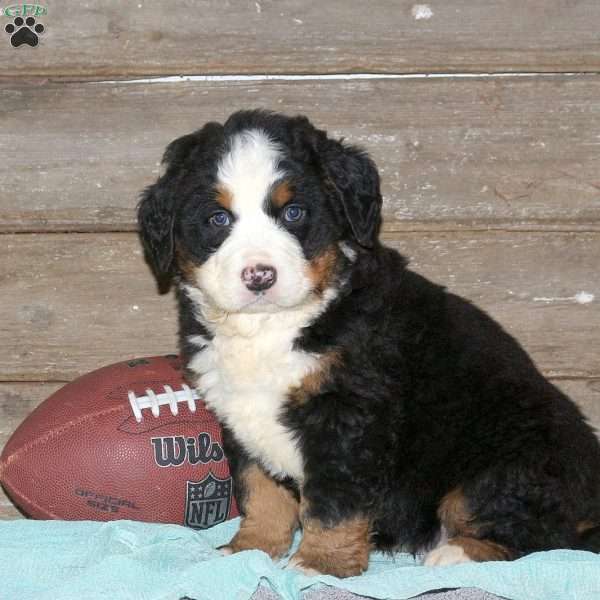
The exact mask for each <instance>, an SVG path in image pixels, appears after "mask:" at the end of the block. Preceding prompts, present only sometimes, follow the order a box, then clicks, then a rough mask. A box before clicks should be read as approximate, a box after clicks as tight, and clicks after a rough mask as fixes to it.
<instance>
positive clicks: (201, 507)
mask: <svg viewBox="0 0 600 600" xmlns="http://www.w3.org/2000/svg"><path fill="white" fill-rule="evenodd" d="M0 481H1V482H2V485H3V486H4V488H5V489H6V491H7V493H8V495H9V496H10V497H11V498H12V500H13V501H14V502H15V504H16V505H17V506H19V507H20V508H21V509H22V510H23V512H25V513H26V514H27V515H29V516H31V517H34V518H37V519H92V520H97V521H108V520H113V519H134V520H137V521H151V522H161V523H179V524H183V525H187V526H189V527H193V528H197V529H205V528H207V527H211V526H212V525H216V524H217V523H221V522H222V521H225V520H226V519H229V518H232V517H235V516H237V515H238V510H237V506H236V503H235V499H234V496H233V483H232V479H231V477H230V474H229V465H228V463H227V460H226V458H225V456H224V454H223V446H222V441H221V429H220V427H219V424H218V423H217V421H216V420H215V418H214V416H213V415H212V413H210V412H209V411H208V410H207V409H206V408H205V406H204V404H203V402H202V401H201V399H200V398H199V397H198V395H197V393H196V392H195V391H194V390H192V389H191V388H190V387H189V386H188V385H187V384H186V383H185V381H184V378H183V374H182V369H181V363H180V361H179V359H178V357H176V356H155V357H150V358H138V359H135V360H130V361H126V362H121V363H117V364H114V365H110V366H107V367H103V368H101V369H98V370H97V371H93V372H91V373H88V374H87V375H83V376H82V377H80V378H78V379H76V380H75V381H72V382H71V383H69V384H67V385H65V386H64V387H63V388H61V389H60V390H58V391H57V392H55V393H54V394H53V395H52V396H50V397H49V398H48V399H47V400H45V401H44V402H42V404H40V405H39V406H38V407H37V408H36V409H35V410H34V411H33V412H32V413H31V414H30V415H29V417H27V418H26V419H25V421H24V422H23V423H22V424H21V425H20V426H19V427H18V428H17V430H16V431H15V432H14V434H13V435H12V437H11V438H10V439H9V441H8V443H7V444H6V446H5V448H4V451H3V452H2V455H1V457H0Z"/></svg>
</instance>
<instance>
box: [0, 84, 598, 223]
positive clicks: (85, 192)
mask: <svg viewBox="0 0 600 600" xmlns="http://www.w3.org/2000/svg"><path fill="white" fill-rule="evenodd" d="M249 107H263V108H269V109H275V110H281V111H283V112H287V113H290V114H296V113H306V114H307V115H308V116H309V117H310V118H312V119H313V121H314V122H315V123H316V124H317V125H318V126H320V127H323V128H326V129H327V130H328V131H329V132H330V133H331V134H332V135H334V136H339V137H341V136H343V137H345V138H346V139H347V140H348V141H349V142H351V143H356V144H360V145H362V146H364V147H365V148H366V149H367V150H369V151H370V152H371V153H372V155H373V157H374V158H375V159H376V161H377V162H378V164H379V166H380V169H381V175H382V181H383V193H384V197H385V206H384V214H385V229H386V230H387V231H415V230H435V229H437V230H449V229H489V228H495V229H503V228H505V229H525V230H548V229H556V230H575V229H576V230H584V231H585V230H597V231H598V230H600V175H599V173H600V153H599V152H598V150H599V148H600V137H599V133H598V132H600V78H597V77H592V76H581V77H562V76H561V77H549V78H531V79H530V78H508V79H495V80H489V79H487V80H485V79H461V80H456V79H434V80H411V81H402V80H401V81H398V80H396V81H390V80H386V81H353V82H339V81H314V82H310V83H305V82H301V83H300V82H273V81H265V82H253V83H231V82H226V83H215V82H212V83H208V82H193V83H192V82H190V83H178V84H132V83H129V84H99V83H87V84H82V83H73V84H46V85H41V86H34V85H27V84H5V85H4V86H1V87H0V123H1V125H2V133H1V135H0V152H2V156H3V160H2V161H0V181H2V187H3V193H2V195H1V196H0V231H52V230H54V231H56V230H58V231H106V230H120V231H123V230H132V229H133V228H134V227H135V225H134V207H135V204H136V201H137V197H138V194H139V191H140V190H141V189H142V188H143V187H145V186H146V185H148V184H150V183H152V182H153V181H154V180H155V178H156V176H157V173H158V171H159V161H160V158H161V156H162V152H163V150H164V148H165V146H166V144H167V143H169V142H170V141H171V140H173V139H174V138H175V137H177V136H179V135H183V134H185V133H188V132H190V131H193V130H194V129H196V128H198V127H201V126H202V125H203V124H204V123H205V122H207V121H209V120H219V121H222V120H223V119H225V118H226V117H227V116H228V115H229V114H230V113H231V112H233V111H234V110H237V109H241V108H249ZM25 123H26V124H27V126H26V127H27V131H26V135H24V130H23V129H24V127H25V125H24V124H25Z"/></svg>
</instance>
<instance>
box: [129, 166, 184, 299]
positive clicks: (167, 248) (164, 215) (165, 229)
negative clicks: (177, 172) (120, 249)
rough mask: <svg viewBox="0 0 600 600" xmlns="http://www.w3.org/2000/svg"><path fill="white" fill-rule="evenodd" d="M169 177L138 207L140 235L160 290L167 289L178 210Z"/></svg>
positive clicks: (146, 194) (148, 192)
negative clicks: (176, 209)
mask: <svg viewBox="0 0 600 600" xmlns="http://www.w3.org/2000/svg"><path fill="white" fill-rule="evenodd" d="M169 183H170V182H169V180H168V179H167V178H166V175H163V176H162V177H160V178H159V180H158V181H157V182H156V183H155V184H154V185H151V186H149V187H147V188H146V189H145V190H144V191H143V192H142V196H141V199H140V203H139V204H138V225H139V234H140V240H141V242H142V246H143V247H144V254H145V256H146V260H147V261H148V263H149V265H150V266H151V267H152V271H153V273H154V275H155V276H156V279H157V281H158V282H159V286H160V287H161V289H164V288H166V289H168V284H169V281H168V280H169V279H170V277H171V275H172V267H173V259H174V240H173V227H174V223H175V206H174V202H173V198H172V193H171V186H170V185H169Z"/></svg>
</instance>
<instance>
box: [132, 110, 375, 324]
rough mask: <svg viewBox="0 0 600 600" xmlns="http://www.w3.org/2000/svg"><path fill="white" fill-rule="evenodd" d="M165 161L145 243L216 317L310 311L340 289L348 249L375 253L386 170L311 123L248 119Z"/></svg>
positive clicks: (178, 147) (148, 206)
mask: <svg viewBox="0 0 600 600" xmlns="http://www.w3.org/2000/svg"><path fill="white" fill-rule="evenodd" d="M319 146H320V147H319ZM165 161H166V162H167V165H168V166H167V171H166V173H165V175H163V177H161V178H160V179H159V181H158V182H157V184H155V185H154V186H152V187H151V188H149V189H148V190H147V191H146V193H145V195H144V197H143V199H142V203H141V205H140V213H139V215H140V226H141V235H142V241H143V242H144V245H145V248H146V251H147V256H148V257H149V259H150V262H151V264H153V266H154V268H155V271H156V272H158V273H159V274H160V272H161V271H162V272H172V273H175V274H178V275H179V277H180V278H181V280H182V281H183V282H184V283H185V284H187V285H188V286H192V287H194V288H198V289H199V290H200V292H201V294H202V304H203V305H205V306H207V307H210V308H211V309H212V310H213V312H214V311H215V310H216V312H217V313H256V312H277V311H280V310H287V309H291V308H295V307H298V306H301V305H302V304H303V303H305V302H306V301H307V300H308V299H309V298H311V297H312V296H314V295H315V294H323V293H324V291H325V290H326V289H327V288H328V287H330V286H331V285H333V284H334V280H335V277H336V268H337V266H338V260H339V258H340V257H341V256H342V254H341V252H340V250H339V244H340V242H345V243H346V244H347V245H350V244H356V243H362V244H364V245H369V244H372V243H374V236H376V230H377V227H378V221H379V205H380V201H381V198H380V196H379V188H378V178H377V173H376V171H375V169H374V166H373V165H372V163H371V162H370V160H369V159H368V158H367V157H366V156H365V155H364V154H363V153H361V152H360V151H358V150H357V149H354V148H347V147H344V146H342V145H341V144H340V143H339V142H334V141H332V140H328V139H327V137H326V136H325V134H324V132H319V131H318V130H316V129H314V128H313V127H312V126H311V125H310V124H309V123H308V121H306V119H303V118H296V119H290V118H288V117H282V116H280V115H273V114H271V113H262V112H250V113H248V112H247V113H236V115H234V116H233V117H231V118H230V119H229V121H228V122H227V123H226V124H225V126H224V127H221V126H220V125H217V124H209V125H207V126H205V128H204V129H202V130H200V131H199V132H196V133H195V134H191V135H190V136H185V137H184V138H180V139H179V140H176V141H175V142H173V143H172V144H171V145H170V146H169V148H168V149H167V153H166V155H165ZM359 171H360V174H358V172H359ZM357 174H358V177H359V179H360V180H359V181H358V182H356V181H355V182H354V184H353V183H352V181H351V180H352V179H353V178H354V179H356V177H357ZM366 179H368V181H366ZM365 182H366V184H367V186H368V188H369V194H364V193H363V194H362V195H361V194H360V193H359V192H360V191H361V190H365V189H366V188H365ZM352 185H354V186H355V187H354V188H353V187H352ZM373 206H375V210H373V208H372V207H373ZM369 210H370V213H369ZM373 221H375V222H373ZM365 232H366V233H365ZM363 234H364V235H363ZM361 235H362V236H363V237H362V239H361V240H358V239H357V238H358V237H360V236H361ZM347 254H348V252H347Z"/></svg>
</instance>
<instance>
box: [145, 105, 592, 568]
mask: <svg viewBox="0 0 600 600" xmlns="http://www.w3.org/2000/svg"><path fill="white" fill-rule="evenodd" d="M164 163H165V166H166V170H165V173H164V174H163V175H162V176H161V177H160V178H159V179H158V181H157V182H156V183H155V184H154V185H152V186H150V187H149V188H148V189H147V190H146V191H145V192H144V193H143V195H142V199H141V202H140V205H139V225H140V232H141V240H142V242H143V246H144V248H145V251H146V255H147V259H148V261H149V262H150V264H151V265H152V267H153V269H154V271H155V273H156V275H157V276H158V277H159V278H160V279H162V280H163V281H165V280H166V281H169V280H170V279H173V280H174V282H175V283H176V291H177V297H178V302H179V310H180V346H181V353H182V355H183V357H184V360H185V362H186V365H187V372H188V375H189V376H190V378H191V380H192V381H193V382H194V384H195V385H196V386H197V387H198V389H199V391H200V393H201V394H202V395H203V396H204V398H205V401H206V404H207V405H208V407H209V408H210V409H212V410H213V411H214V413H215V414H216V415H217V417H218V419H219V420H220V422H221V423H222V426H223V431H224V445H225V450H226V453H227V456H228V458H229V461H230V465H231V470H232V474H233V478H234V485H235V491H236V496H237V499H238V502H239V505H240V509H241V512H242V515H243V518H242V521H241V528H240V530H239V532H238V533H237V534H236V535H235V537H234V538H233V540H232V541H231V543H230V544H229V545H228V546H226V547H225V548H224V551H225V552H239V551H242V550H247V549H251V548H258V549H260V550H263V551H265V552H267V553H268V554H269V555H271V556H272V557H273V558H279V557H281V556H284V555H285V554H286V553H287V552H288V550H289V546H290V543H291V540H292V535H293V533H294V531H295V530H296V529H297V528H299V527H300V528H302V530H303V537H302V542H301V544H300V547H299V549H298V551H297V552H296V554H295V555H294V556H293V557H292V558H291V560H290V563H289V564H290V565H291V566H292V567H297V568H299V569H301V570H303V571H304V572H306V573H316V572H318V573H328V574H332V575H336V576H339V577H346V576H351V575H357V574H359V573H361V572H362V571H364V570H365V569H366V568H367V565H368V559H369V552H370V551H371V550H372V549H378V550H384V551H393V550H396V549H403V550H407V551H410V552H413V553H418V552H423V551H427V550H429V553H428V554H427V555H426V557H425V564H428V565H448V564H454V563H459V562H464V561H485V560H506V559H514V558H518V557H520V556H523V555H525V554H527V553H530V552H534V551H537V550H549V549H551V548H586V549H590V550H595V551H600V445H599V443H598V440H597V438H596V437H595V435H594V432H593V430H592V428H591V427H590V426H589V425H588V424H587V423H586V421H585V419H584V418H583V417H582V415H581V413H580V411H579V410H578V409H577V408H576V406H575V405H574V404H573V403H572V402H571V401H570V400H569V399H568V398H567V397H565V395H564V394H563V393H561V392H560V391H559V390H558V389H557V388H556V387H554V386H553V385H552V384H551V383H549V382H548V381H547V380H546V379H545V378H544V377H543V376H542V375H541V374H540V372H539V371H538V370H537V368H536V367H535V365H534V364H533V362H532V361H531V359H530V358H529V357H528V356H527V354H526V353H525V351H524V350H523V349H522V348H521V346H519V344H518V343H517V342H516V341H515V340H514V339H513V338H512V337H511V336H509V335H508V334H507V333H506V332H505V331H504V330H503V329H502V328H501V327H500V326H499V325H498V324H497V323H495V322H494V321H493V320H492V319H491V318H490V317H489V316H488V315H486V314H485V313H484V312H482V311H481V310H479V309H478V308H476V307H475V306H473V305H472V304H470V303H469V302H468V301H466V300H463V299H462V298H459V297H458V296H455V295H454V294H450V293H448V292H447V291H445V289H444V288H443V287H441V286H439V285H436V284H434V283H431V282H430V281H428V280H427V279H425V278H423V277H421V276H420V275H418V274H416V273H414V272H412V271H410V270H409V269H407V262H406V260H405V259H404V258H403V257H402V256H400V255H399V254H398V253H397V252H396V251H394V250H391V249H390V248H386V247H385V246H383V245H382V244H381V243H380V242H379V241H378V232H379V228H380V222H381V217H380V215H381V195H380V191H379V176H378V173H377V169H376V167H375V165H374V164H373V162H372V161H371V159H370V158H369V157H368V156H367V154H366V153H365V152H364V151H363V150H361V149H359V148H356V147H354V146H350V145H347V144H344V143H343V142H341V141H337V140H334V139H329V138H328V137H327V135H326V132H324V131H321V130H319V129H316V128H315V127H313V126H312V125H311V124H310V122H309V121H308V120H307V119H306V118H305V117H293V118H290V117H286V116H283V115H280V114H274V113H269V112H264V111H242V112H238V113H235V114H234V115H232V116H231V117H230V118H229V119H228V120H227V122H226V123H225V124H224V125H220V124H218V123H208V124H207V125H205V126H204V127H203V128H202V129H200V130H198V131H196V132H194V133H191V134H189V135H186V136H183V137H181V138H179V139H177V140H175V141H174V142H172V143H171V144H170V145H169V146H168V148H167V150H166V152H165V155H164ZM436 544H437V546H436Z"/></svg>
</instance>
